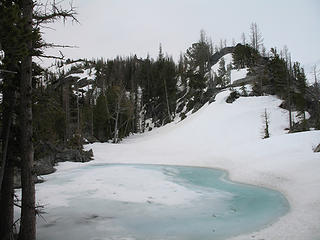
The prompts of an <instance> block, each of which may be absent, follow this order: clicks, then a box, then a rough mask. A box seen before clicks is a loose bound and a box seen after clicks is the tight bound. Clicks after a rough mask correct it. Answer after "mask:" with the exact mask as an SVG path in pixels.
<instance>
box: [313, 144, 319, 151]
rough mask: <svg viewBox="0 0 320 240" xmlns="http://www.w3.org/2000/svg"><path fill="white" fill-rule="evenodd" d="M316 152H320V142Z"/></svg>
mask: <svg viewBox="0 0 320 240" xmlns="http://www.w3.org/2000/svg"><path fill="white" fill-rule="evenodd" d="M314 152H320V144H319V145H318V146H317V147H316V148H315V149H314Z"/></svg>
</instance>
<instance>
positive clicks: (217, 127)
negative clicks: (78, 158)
mask: <svg viewBox="0 0 320 240" xmlns="http://www.w3.org/2000/svg"><path fill="white" fill-rule="evenodd" d="M228 94H229V91H225V92H222V93H220V94H219V95H217V97H216V101H215V102H214V103H212V104H210V105H205V106H204V107H203V108H201V109H200V110H199V111H198V112H196V113H195V114H193V115H191V116H189V117H188V118H187V119H185V120H184V121H182V122H179V123H172V124H168V125H166V126H164V127H162V128H159V129H155V130H153V131H152V132H148V133H145V134H141V135H134V136H131V137H129V138H128V139H126V140H124V141H123V143H122V144H108V143H104V144H102V143H96V144H92V145H87V146H86V148H87V149H90V148H92V149H93V152H94V155H95V161H93V162H91V163H89V164H96V163H147V164H168V165H170V164H174V165H190V166H205V167H213V168H222V169H226V170H228V171H229V173H230V177H231V179H232V180H235V181H240V182H245V183H251V184H256V185H260V186H265V187H269V188H273V189H277V190H279V191H281V192H282V193H283V194H285V195H286V197H287V198H288V200H289V202H290V206H291V210H290V212H289V213H288V214H287V215H285V216H283V217H281V218H280V219H279V220H278V221H277V222H276V223H274V224H272V225H270V226H267V227H266V228H265V229H263V230H261V231H259V232H256V233H251V234H249V235H246V236H237V237H235V238H233V240H244V239H246V240H247V239H273V240H277V239H281V240H286V239H287V240H289V239H290V240H301V239H304V240H311V239H319V238H320V228H319V223H320V190H319V189H320V174H319V170H320V155H319V153H313V151H312V148H313V147H315V146H316V145H317V144H319V142H320V131H310V132H304V133H296V134H287V133H286V131H285V130H284V129H285V128H286V127H287V126H288V120H287V118H288V113H287V111H286V110H283V109H280V108H279V107H278V106H279V105H280V103H281V101H280V100H279V99H277V98H276V97H273V96H263V97H246V98H239V99H238V100H236V101H235V102H234V103H233V104H227V103H226V102H225V99H226V98H227V96H228ZM265 109H266V110H267V112H268V113H269V115H270V129H269V132H270V135H271V138H269V139H262V136H263V130H264V129H263V126H264V123H263V119H262V116H261V115H262V114H263V113H264V111H265Z"/></svg>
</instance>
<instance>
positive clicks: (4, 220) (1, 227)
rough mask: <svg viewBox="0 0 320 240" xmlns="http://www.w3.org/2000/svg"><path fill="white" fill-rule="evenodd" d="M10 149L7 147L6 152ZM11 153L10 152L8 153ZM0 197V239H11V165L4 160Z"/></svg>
mask: <svg viewBox="0 0 320 240" xmlns="http://www.w3.org/2000/svg"><path fill="white" fill-rule="evenodd" d="M9 152H10V150H9V149H8V153H9ZM8 155H11V154H8ZM2 184H3V187H2V189H1V198H0V213H1V214H0V239H1V240H12V239H13V195H14V190H13V166H12V162H11V161H7V162H6V166H5V172H4V177H3V181H2Z"/></svg>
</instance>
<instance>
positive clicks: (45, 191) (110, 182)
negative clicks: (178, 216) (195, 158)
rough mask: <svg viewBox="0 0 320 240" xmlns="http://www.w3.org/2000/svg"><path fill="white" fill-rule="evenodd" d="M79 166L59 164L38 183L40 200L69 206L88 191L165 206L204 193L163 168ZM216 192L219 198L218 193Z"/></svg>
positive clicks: (96, 196) (101, 196) (96, 195)
mask: <svg viewBox="0 0 320 240" xmlns="http://www.w3.org/2000/svg"><path fill="white" fill-rule="evenodd" d="M80 165H81V164H79V163H78V164H77V163H70V162H66V163H60V164H59V166H58V171H57V173H55V174H53V175H49V176H46V179H47V180H49V181H47V182H46V184H43V185H41V184H40V185H37V199H39V201H41V203H43V204H46V208H54V207H61V206H69V205H70V204H72V202H73V201H74V200H76V199H77V198H78V197H79V198H80V197H83V194H84V193H86V194H87V193H89V196H87V197H90V198H94V199H106V200H116V201H123V202H135V203H143V202H147V201H148V200H151V199H152V202H153V203H157V204H162V205H180V204H184V205H187V204H190V202H191V201H192V200H195V199H198V198H200V197H201V193H196V192H195V191H193V190H189V189H187V188H185V187H183V186H181V185H179V184H176V183H173V182H172V181H168V180H167V178H168V177H167V176H165V175H164V174H162V173H161V172H160V171H155V170H151V169H150V170H146V169H137V168H135V167H132V166H110V167H108V168H92V169H90V171H85V170H81V168H80V170H79V167H80ZM73 176H74V177H73ZM61 179H62V182H61V183H63V184H60V185H59V184H57V182H56V181H57V180H58V181H61ZM71 179H72V180H71ZM64 180H65V181H64ZM146 180H147V181H146ZM53 193H54V194H53ZM79 194H81V196H80V195H79ZM150 194H152V198H151V197H150V196H151V195H150ZM216 195H217V196H218V197H219V194H218V193H217V194H216Z"/></svg>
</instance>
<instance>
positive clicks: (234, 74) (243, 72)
mask: <svg viewBox="0 0 320 240" xmlns="http://www.w3.org/2000/svg"><path fill="white" fill-rule="evenodd" d="M247 73H248V69H247V68H242V69H232V70H231V83H233V82H234V81H236V80H239V79H242V78H245V77H246V76H247Z"/></svg>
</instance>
